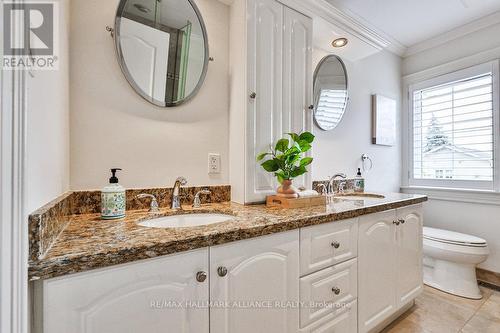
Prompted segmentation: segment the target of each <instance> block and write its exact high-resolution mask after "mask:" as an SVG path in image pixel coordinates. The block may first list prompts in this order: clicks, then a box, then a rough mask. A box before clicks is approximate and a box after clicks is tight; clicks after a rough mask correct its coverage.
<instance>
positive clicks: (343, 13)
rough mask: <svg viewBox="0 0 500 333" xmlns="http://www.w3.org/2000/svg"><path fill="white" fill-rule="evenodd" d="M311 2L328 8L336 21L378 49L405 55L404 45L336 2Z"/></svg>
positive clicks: (322, 0)
mask: <svg viewBox="0 0 500 333" xmlns="http://www.w3.org/2000/svg"><path fill="white" fill-rule="evenodd" d="M309 1H311V0H309ZM312 2H321V3H323V5H325V6H327V7H330V8H331V9H332V11H333V12H334V13H335V15H336V16H337V17H336V19H337V20H340V21H341V22H342V23H343V24H344V25H346V26H347V27H350V28H352V29H354V30H355V32H357V33H358V34H360V35H361V36H364V37H365V38H368V39H371V40H373V41H374V42H375V43H376V44H377V45H378V46H379V47H380V49H387V50H388V51H390V52H392V53H394V54H396V55H398V56H400V57H402V56H404V55H405V53H406V51H407V49H408V47H407V46H406V45H403V44H401V43H400V42H399V41H397V40H396V39H394V38H392V37H391V36H389V35H387V34H386V33H385V32H383V31H381V30H379V29H378V28H377V27H375V26H374V25H373V24H371V23H369V22H368V21H366V20H365V19H363V18H362V17H361V16H359V15H357V14H355V13H354V12H352V11H350V10H349V9H348V8H346V7H345V6H342V5H341V4H339V3H338V2H337V1H336V0H330V1H325V0H316V1H314V0H312Z"/></svg>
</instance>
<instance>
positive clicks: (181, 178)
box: [175, 176, 188, 186]
mask: <svg viewBox="0 0 500 333" xmlns="http://www.w3.org/2000/svg"><path fill="white" fill-rule="evenodd" d="M175 181H176V182H179V183H180V184H181V186H184V185H186V184H187V182H188V181H187V179H186V178H185V177H182V176H181V177H177V179H176V180H175Z"/></svg>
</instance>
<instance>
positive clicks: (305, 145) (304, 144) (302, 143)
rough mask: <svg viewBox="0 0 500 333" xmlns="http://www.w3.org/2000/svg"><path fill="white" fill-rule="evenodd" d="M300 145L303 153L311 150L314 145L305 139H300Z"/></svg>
mask: <svg viewBox="0 0 500 333" xmlns="http://www.w3.org/2000/svg"><path fill="white" fill-rule="evenodd" d="M299 146H300V150H301V152H303V153H305V152H307V151H309V150H310V149H311V148H312V146H311V145H310V144H309V143H308V142H307V141H305V140H300V141H299Z"/></svg>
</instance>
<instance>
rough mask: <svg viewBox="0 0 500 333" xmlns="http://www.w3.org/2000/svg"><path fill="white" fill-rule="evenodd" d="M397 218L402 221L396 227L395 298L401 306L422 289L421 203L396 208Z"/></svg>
mask: <svg viewBox="0 0 500 333" xmlns="http://www.w3.org/2000/svg"><path fill="white" fill-rule="evenodd" d="M397 213H398V219H399V220H401V221H404V222H402V223H401V224H400V225H399V226H398V227H397V229H398V232H397V238H398V250H397V251H396V254H397V264H396V270H397V272H398V280H397V300H398V306H399V307H401V306H403V305H405V304H407V303H408V302H410V301H411V300H413V299H414V298H415V297H417V296H418V295H419V294H420V293H421V292H422V290H423V277H422V228H423V218H422V205H415V206H410V207H405V208H401V209H398V210H397Z"/></svg>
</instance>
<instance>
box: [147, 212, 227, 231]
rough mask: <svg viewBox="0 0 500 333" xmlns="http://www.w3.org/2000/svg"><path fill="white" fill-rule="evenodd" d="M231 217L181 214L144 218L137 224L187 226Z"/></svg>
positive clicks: (223, 220)
mask: <svg viewBox="0 0 500 333" xmlns="http://www.w3.org/2000/svg"><path fill="white" fill-rule="evenodd" d="M232 219H234V216H232V215H226V214H210V213H202V214H182V215H172V216H165V217H159V218H156V219H151V220H145V221H141V222H139V223H138V224H139V225H140V226H143V227H148V228H189V227H198V226H202V225H209V224H214V223H220V222H225V221H229V220H232Z"/></svg>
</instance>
